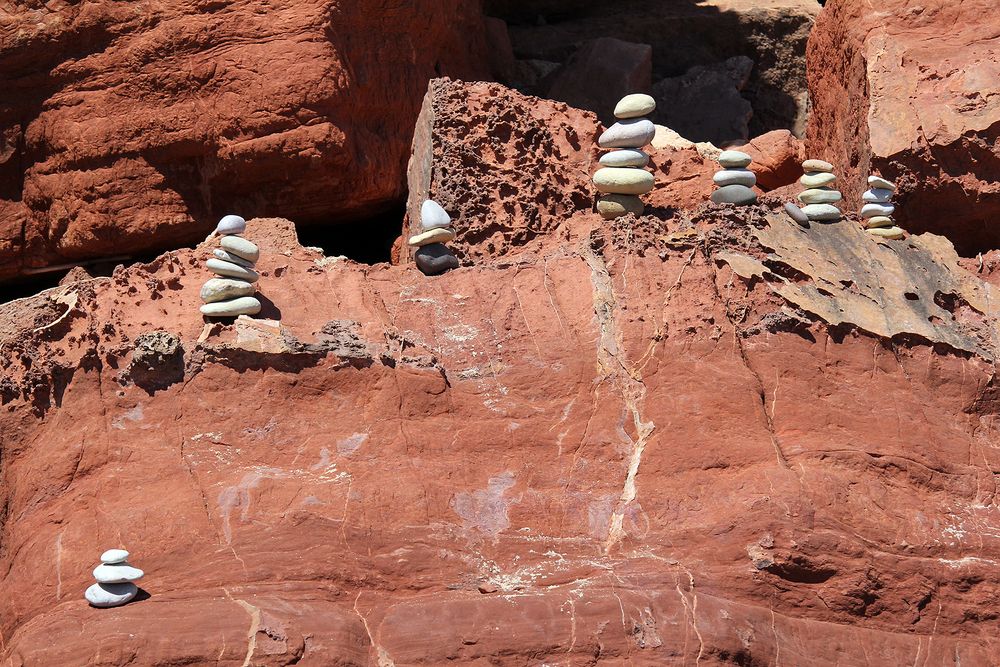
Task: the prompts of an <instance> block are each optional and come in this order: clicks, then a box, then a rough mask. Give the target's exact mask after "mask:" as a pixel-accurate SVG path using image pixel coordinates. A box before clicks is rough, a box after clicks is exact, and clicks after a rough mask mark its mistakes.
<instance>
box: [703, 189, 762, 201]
mask: <svg viewBox="0 0 1000 667" xmlns="http://www.w3.org/2000/svg"><path fill="white" fill-rule="evenodd" d="M712 201H713V202H715V203H716V204H753V203H754V202H755V201H757V193H755V192H754V191H753V190H751V189H750V188H748V187H747V186H745V185H727V186H725V187H722V188H719V189H718V190H716V191H715V192H713V193H712Z"/></svg>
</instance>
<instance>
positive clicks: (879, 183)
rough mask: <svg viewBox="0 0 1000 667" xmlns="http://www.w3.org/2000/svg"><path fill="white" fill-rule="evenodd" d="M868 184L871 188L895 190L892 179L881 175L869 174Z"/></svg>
mask: <svg viewBox="0 0 1000 667" xmlns="http://www.w3.org/2000/svg"><path fill="white" fill-rule="evenodd" d="M868 185H870V186H871V187H873V188H885V189H886V190H893V191H894V190H895V189H896V184H895V183H893V182H892V181H887V180H885V179H884V178H882V177H881V176H869V177H868Z"/></svg>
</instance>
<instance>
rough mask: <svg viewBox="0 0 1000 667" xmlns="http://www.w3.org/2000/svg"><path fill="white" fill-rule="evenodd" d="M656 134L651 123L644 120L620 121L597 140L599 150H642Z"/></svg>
mask: <svg viewBox="0 0 1000 667" xmlns="http://www.w3.org/2000/svg"><path fill="white" fill-rule="evenodd" d="M655 134H656V127H655V126H654V125H653V122H652V121H650V120H647V119H645V118H633V119H629V120H621V121H618V122H617V123H615V124H614V125H612V126H611V127H609V128H608V129H606V130H605V131H604V134H602V135H601V138H600V139H598V140H597V145H598V146H600V147H601V148H642V147H643V146H645V145H646V144H648V143H649V142H650V141H652V140H653V136H654V135H655Z"/></svg>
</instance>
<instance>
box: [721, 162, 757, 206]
mask: <svg viewBox="0 0 1000 667" xmlns="http://www.w3.org/2000/svg"><path fill="white" fill-rule="evenodd" d="M751 162H753V158H751V157H750V156H749V155H747V154H746V153H743V152H742V151H722V152H721V153H720V154H719V165H720V166H721V167H722V170H721V171H717V172H715V175H714V176H712V180H713V181H714V182H715V184H716V185H717V186H719V187H718V189H717V190H716V191H715V192H713V193H712V201H713V202H715V203H716V204H738V205H740V206H745V205H748V204H753V203H756V201H757V193H755V192H754V191H753V190H751V189H750V188H752V187H753V186H754V185H756V184H757V176H756V174H754V173H753V172H752V171H750V169H749V168H748V167H749V166H750V163H751Z"/></svg>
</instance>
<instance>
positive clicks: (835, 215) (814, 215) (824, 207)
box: [802, 204, 841, 220]
mask: <svg viewBox="0 0 1000 667" xmlns="http://www.w3.org/2000/svg"><path fill="white" fill-rule="evenodd" d="M802 212H803V213H805V214H806V216H807V217H808V218H809V219H810V220H839V219H840V215H841V214H840V209H839V208H837V207H836V206H834V205H833V204H809V205H808V206H803V207H802Z"/></svg>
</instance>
